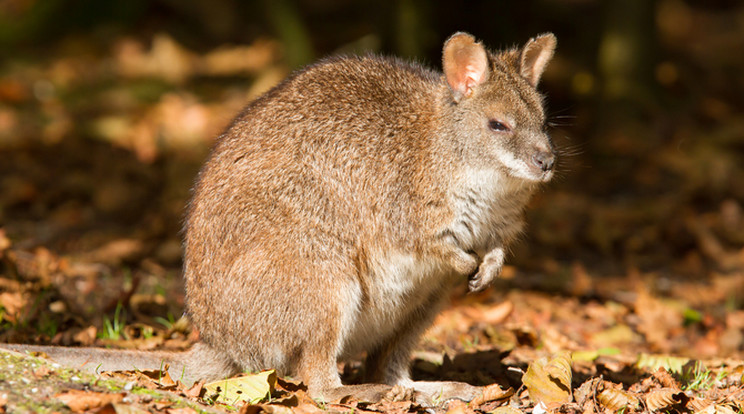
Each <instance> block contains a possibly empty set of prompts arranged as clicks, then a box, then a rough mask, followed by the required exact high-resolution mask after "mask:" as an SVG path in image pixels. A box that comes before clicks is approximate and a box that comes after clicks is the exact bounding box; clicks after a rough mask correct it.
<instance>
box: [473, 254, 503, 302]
mask: <svg viewBox="0 0 744 414" xmlns="http://www.w3.org/2000/svg"><path fill="white" fill-rule="evenodd" d="M505 255H506V254H505V252H504V249H502V248H500V247H497V248H495V249H493V250H491V251H490V252H488V254H486V256H485V257H484V258H483V263H481V265H480V268H479V269H478V273H476V274H475V276H473V277H471V278H470V280H469V281H468V288H469V289H470V291H471V292H478V291H480V290H483V289H485V288H486V287H488V285H490V284H491V282H493V281H494V279H496V278H497V277H498V276H499V274H500V273H501V268H502V267H503V266H504V256H505Z"/></svg>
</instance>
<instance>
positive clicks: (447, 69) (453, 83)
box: [442, 32, 488, 102]
mask: <svg viewBox="0 0 744 414" xmlns="http://www.w3.org/2000/svg"><path fill="white" fill-rule="evenodd" d="M442 66H443V67H444V77H445V78H446V79H447V83H448V84H449V86H450V89H452V93H453V95H454V97H455V101H457V102H459V101H460V99H462V98H463V97H468V96H470V95H471V94H472V93H473V88H475V87H476V86H478V85H480V84H481V83H483V82H484V81H485V80H486V78H487V77H488V56H487V55H486V49H484V48H483V45H481V44H480V43H478V42H476V41H475V38H474V37H473V36H471V35H469V34H467V33H462V32H460V33H455V34H454V35H452V37H450V38H449V39H447V41H446V42H444V50H443V51H442Z"/></svg>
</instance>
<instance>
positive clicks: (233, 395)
mask: <svg viewBox="0 0 744 414" xmlns="http://www.w3.org/2000/svg"><path fill="white" fill-rule="evenodd" d="M275 386H276V371H275V370H273V369H272V370H269V371H263V372H260V373H258V374H249V375H244V376H240V377H235V378H229V379H226V380H220V381H214V382H210V383H208V384H205V385H204V389H206V391H207V395H208V396H211V397H213V398H214V400H215V401H217V402H221V403H225V404H231V405H235V404H238V403H248V404H256V403H258V402H259V401H263V400H265V399H267V398H268V397H269V396H270V395H271V393H272V392H273V391H274V387H275Z"/></svg>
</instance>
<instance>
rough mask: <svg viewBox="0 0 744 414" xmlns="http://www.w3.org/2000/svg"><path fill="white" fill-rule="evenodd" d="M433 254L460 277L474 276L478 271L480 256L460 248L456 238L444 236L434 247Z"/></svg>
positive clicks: (449, 235)
mask: <svg viewBox="0 0 744 414" xmlns="http://www.w3.org/2000/svg"><path fill="white" fill-rule="evenodd" d="M432 250H433V253H434V255H435V256H438V257H439V258H440V259H441V260H442V261H443V262H444V263H447V264H448V265H449V266H450V267H452V269H453V270H454V271H455V272H456V273H457V274H460V275H472V274H473V273H475V271H476V270H477V269H478V256H477V255H476V254H475V253H468V252H466V251H465V250H463V249H462V247H460V243H458V242H457V239H455V237H454V236H452V235H451V234H443V235H441V236H440V237H439V238H438V239H437V242H436V243H435V245H434V247H433V249H432Z"/></svg>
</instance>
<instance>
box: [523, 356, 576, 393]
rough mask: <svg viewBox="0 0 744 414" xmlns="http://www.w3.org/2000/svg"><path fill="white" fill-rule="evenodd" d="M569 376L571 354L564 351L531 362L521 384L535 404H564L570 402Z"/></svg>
mask: <svg viewBox="0 0 744 414" xmlns="http://www.w3.org/2000/svg"><path fill="white" fill-rule="evenodd" d="M571 376H572V374H571V354H570V352H567V351H564V352H559V353H558V354H556V355H554V356H553V357H552V358H551V359H547V358H540V359H538V360H536V361H533V362H532V363H531V364H530V365H529V367H527V373H525V374H524V376H523V377H522V382H523V383H524V385H525V386H526V387H527V390H528V391H529V394H530V399H531V400H532V401H533V402H535V403H539V402H542V403H545V404H549V403H566V402H570V401H571Z"/></svg>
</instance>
